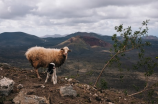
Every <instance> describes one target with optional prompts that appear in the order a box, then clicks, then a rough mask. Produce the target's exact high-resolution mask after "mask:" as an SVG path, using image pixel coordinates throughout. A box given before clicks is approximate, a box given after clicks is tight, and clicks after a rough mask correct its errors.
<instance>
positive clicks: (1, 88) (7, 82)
mask: <svg viewBox="0 0 158 104" xmlns="http://www.w3.org/2000/svg"><path fill="white" fill-rule="evenodd" d="M14 83H15V82H14V81H13V80H11V79H9V78H6V77H4V78H1V79H0V95H5V96H8V95H9V93H10V92H11V91H12V90H13V87H14Z"/></svg>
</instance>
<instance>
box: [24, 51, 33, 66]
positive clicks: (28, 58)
mask: <svg viewBox="0 0 158 104" xmlns="http://www.w3.org/2000/svg"><path fill="white" fill-rule="evenodd" d="M25 56H26V58H27V60H28V61H29V62H30V63H31V65H32V66H33V62H32V60H31V58H30V55H29V51H27V52H26V53H25Z"/></svg>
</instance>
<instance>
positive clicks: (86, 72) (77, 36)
mask: <svg viewBox="0 0 158 104" xmlns="http://www.w3.org/2000/svg"><path fill="white" fill-rule="evenodd" d="M19 34H21V33H19ZM22 34H23V35H26V37H27V38H29V39H30V40H29V39H25V38H24V37H25V36H23V35H17V34H12V35H9V38H7V37H6V38H4V40H3V39H2V40H1V41H2V43H1V42H0V63H9V64H10V65H12V66H16V67H19V68H18V70H31V69H33V68H32V66H31V65H30V63H29V62H28V60H27V59H26V57H25V55H24V54H25V52H26V50H27V49H28V48H30V47H33V46H36V45H37V46H43V47H48V48H62V47H64V46H68V47H69V48H70V49H71V50H72V52H70V53H69V55H68V59H67V60H66V62H65V63H64V65H62V67H61V68H59V70H58V71H57V75H58V76H59V78H60V77H61V76H66V77H69V78H75V79H76V80H79V81H80V83H86V84H89V85H93V84H94V82H95V80H96V77H97V76H98V75H99V73H100V70H101V69H102V68H103V66H104V65H105V63H106V62H107V61H108V60H109V59H110V52H109V48H110V47H111V45H112V42H111V37H110V36H100V35H97V34H95V33H86V32H83V33H82V32H77V33H73V34H70V35H68V36H66V37H62V38H39V37H36V36H33V35H29V34H24V33H22ZM2 36H3V37H4V36H5V35H2ZM10 36H11V37H10ZM14 36H15V37H16V39H15V38H12V37H14ZM21 36H22V37H21ZM31 38H32V39H35V40H31ZM0 39H1V38H0ZM21 41H23V43H20V42H21ZM148 41H149V42H151V43H152V46H150V47H146V55H147V56H150V57H152V58H155V57H156V56H157V52H158V48H157V47H158V41H157V40H153V39H148ZM3 42H4V43H3ZM12 42H13V43H14V42H15V43H14V44H12ZM37 43H38V44H37ZM136 53H138V51H135V50H133V51H130V52H127V54H126V56H127V57H129V58H121V62H122V65H123V70H124V71H123V72H120V71H119V69H118V67H117V66H116V64H115V65H112V67H108V68H106V69H105V71H104V73H103V74H102V77H101V79H104V80H105V81H106V82H107V87H108V89H117V90H119V91H120V92H124V91H126V90H127V91H128V94H131V93H133V92H136V90H135V86H139V90H141V89H142V88H143V87H144V85H145V83H146V82H145V78H144V72H143V70H138V71H137V70H132V67H133V66H132V65H133V64H134V63H136V60H137V56H138V55H137V54H136ZM127 67H129V68H130V69H131V70H128V69H127ZM39 71H40V72H42V71H43V68H41V69H40V70H39ZM18 73H20V72H18ZM26 73H28V72H26ZM154 73H155V74H154V76H153V77H151V79H150V80H149V81H150V82H151V83H154V82H155V80H158V77H157V76H158V71H157V69H155V70H154ZM29 74H31V73H29ZM121 75H124V78H123V81H120V76H121ZM8 76H9V75H8ZM15 76H18V75H15ZM44 77H45V75H44ZM157 94H158V92H156V93H154V95H155V96H157ZM137 97H138V98H143V97H140V96H137Z"/></svg>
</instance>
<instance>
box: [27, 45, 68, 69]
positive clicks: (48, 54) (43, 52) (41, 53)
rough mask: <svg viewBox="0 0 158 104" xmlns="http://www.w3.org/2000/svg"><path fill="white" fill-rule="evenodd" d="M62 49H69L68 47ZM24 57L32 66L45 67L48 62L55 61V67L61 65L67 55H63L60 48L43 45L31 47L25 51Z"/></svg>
mask: <svg viewBox="0 0 158 104" xmlns="http://www.w3.org/2000/svg"><path fill="white" fill-rule="evenodd" d="M63 49H67V50H69V48H68V47H64V48H63ZM25 55H26V58H27V59H28V60H29V61H30V63H31V64H32V66H33V67H34V68H39V67H47V66H48V64H49V63H51V62H53V63H55V65H56V67H59V66H61V65H62V64H63V63H64V61H65V60H66V58H67V56H65V55H63V51H62V50H61V49H51V48H44V47H32V48H30V49H28V51H27V52H26V53H25Z"/></svg>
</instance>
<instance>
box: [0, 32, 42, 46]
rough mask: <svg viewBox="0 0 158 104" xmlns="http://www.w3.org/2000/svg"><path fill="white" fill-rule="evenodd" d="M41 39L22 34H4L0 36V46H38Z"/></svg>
mask: <svg viewBox="0 0 158 104" xmlns="http://www.w3.org/2000/svg"><path fill="white" fill-rule="evenodd" d="M43 42H44V40H43V39H41V38H39V37H37V36H34V35H30V34H26V33H23V32H4V33H1V34H0V46H1V47H6V46H11V47H14V46H32V45H40V44H42V43H43Z"/></svg>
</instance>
